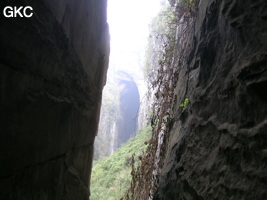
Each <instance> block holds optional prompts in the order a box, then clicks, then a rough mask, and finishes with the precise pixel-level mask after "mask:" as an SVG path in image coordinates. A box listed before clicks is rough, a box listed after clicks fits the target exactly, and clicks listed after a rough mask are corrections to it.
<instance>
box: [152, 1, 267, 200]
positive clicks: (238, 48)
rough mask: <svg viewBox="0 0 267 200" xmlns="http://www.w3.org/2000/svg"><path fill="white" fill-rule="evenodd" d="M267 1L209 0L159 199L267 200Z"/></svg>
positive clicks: (187, 67)
mask: <svg viewBox="0 0 267 200" xmlns="http://www.w3.org/2000/svg"><path fill="white" fill-rule="evenodd" d="M266 20H267V2H266V1H265V0H257V1H255V0H246V1H243V0H206V1H204V0H202V1H200V4H199V10H198V12H197V18H196V22H195V27H194V39H193V40H192V41H190V42H191V43H192V44H193V47H192V50H191V53H190V54H189V55H188V58H187V63H186V64H184V67H183V68H182V69H181V71H180V73H179V77H178V84H177V87H176V90H175V94H176V95H177V96H178V102H177V104H176V105H175V106H176V108H179V104H180V103H182V102H183V100H184V98H186V97H187V98H189V101H190V104H189V105H188V106H187V108H186V109H184V111H182V113H181V116H180V118H179V119H178V120H177V121H176V122H175V123H174V125H173V128H172V130H171V132H170V133H169V136H168V140H167V145H166V153H165V155H164V156H165V157H162V159H163V161H162V163H163V164H162V167H161V169H160V173H161V175H160V178H159V182H158V189H157V191H156V194H155V196H154V199H164V200H178V199H203V200H204V199H205V200H207V199H212V200H213V199H225V200H226V199H227V200H228V199H233V200H234V199H246V200H248V199H251V200H252V199H261V200H264V199H267V21H266Z"/></svg>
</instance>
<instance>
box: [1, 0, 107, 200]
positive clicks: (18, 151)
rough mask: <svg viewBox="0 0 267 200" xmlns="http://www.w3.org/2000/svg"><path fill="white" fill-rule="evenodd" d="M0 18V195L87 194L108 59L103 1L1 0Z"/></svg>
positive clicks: (53, 196) (68, 196)
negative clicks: (26, 10)
mask: <svg viewBox="0 0 267 200" xmlns="http://www.w3.org/2000/svg"><path fill="white" fill-rule="evenodd" d="M0 5H1V13H2V10H3V8H4V7H5V6H7V5H9V6H25V5H30V6H32V7H33V9H34V15H33V17H32V18H4V17H3V15H2V14H1V19H0V149H1V150H0V163H1V164H0V199H21V200H24V199H64V200H65V199H70V200H75V199H77V200H78V199H79V200H81V199H88V196H89V189H88V188H89V175H90V171H91V161H92V154H93V148H92V147H93V146H92V145H93V142H94V137H95V134H96V131H97V123H98V120H99V108H100V102H101V93H102V87H103V85H104V84H105V76H106V70H107V65H108V56H109V34H108V26H107V23H106V0H98V1H95V0H82V1H75V0H71V1H67V0H63V1H53V0H42V1H41V0H40V1H27V2H26V1H18V0H17V1H16V0H13V1H7V0H3V1H1V3H0Z"/></svg>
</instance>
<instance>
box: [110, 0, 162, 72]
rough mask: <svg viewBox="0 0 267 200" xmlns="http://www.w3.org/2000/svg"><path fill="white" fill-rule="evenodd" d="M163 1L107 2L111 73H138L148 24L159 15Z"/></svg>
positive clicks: (129, 0) (133, 0) (124, 0)
mask: <svg viewBox="0 0 267 200" xmlns="http://www.w3.org/2000/svg"><path fill="white" fill-rule="evenodd" d="M160 1H162V0H108V23H109V28H110V37H111V41H110V43H111V44H110V45H111V53H110V66H109V68H110V70H113V69H112V68H115V71H117V70H125V71H126V70H127V71H128V70H130V71H132V70H138V68H139V67H140V65H141V64H140V62H141V61H140V60H142V59H143V57H144V55H143V54H144V50H145V47H146V44H147V37H148V24H149V22H150V21H151V19H152V18H153V17H154V16H155V15H156V14H157V12H158V11H159V8H160ZM138 65H139V66H138ZM133 68H135V69H133ZM139 71H140V70H139Z"/></svg>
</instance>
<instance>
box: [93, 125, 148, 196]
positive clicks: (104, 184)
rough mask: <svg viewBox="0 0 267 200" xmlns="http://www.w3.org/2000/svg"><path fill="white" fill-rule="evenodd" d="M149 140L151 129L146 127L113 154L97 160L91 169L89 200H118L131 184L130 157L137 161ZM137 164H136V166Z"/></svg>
mask: <svg viewBox="0 0 267 200" xmlns="http://www.w3.org/2000/svg"><path fill="white" fill-rule="evenodd" d="M150 138H151V127H146V128H144V129H142V130H141V131H139V133H138V134H137V135H136V136H135V137H134V138H132V139H130V140H129V141H128V142H127V143H126V144H124V145H123V146H122V147H121V148H119V149H118V150H117V151H116V152H115V153H114V154H112V155H110V156H109V157H107V158H104V159H102V160H99V161H97V162H96V163H95V165H94V166H93V169H92V176H91V197H90V199H91V200H100V199H101V200H119V199H120V198H121V197H122V196H123V195H124V193H125V192H126V190H127V189H128V188H129V187H130V184H131V174H130V173H131V169H132V167H131V163H132V162H131V161H132V155H133V154H134V158H135V160H136V161H137V160H138V157H139V156H140V155H142V154H143V152H144V151H145V149H146V147H147V145H145V144H144V143H145V142H146V141H148V140H149V139H150ZM138 163H139V162H136V164H138Z"/></svg>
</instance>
